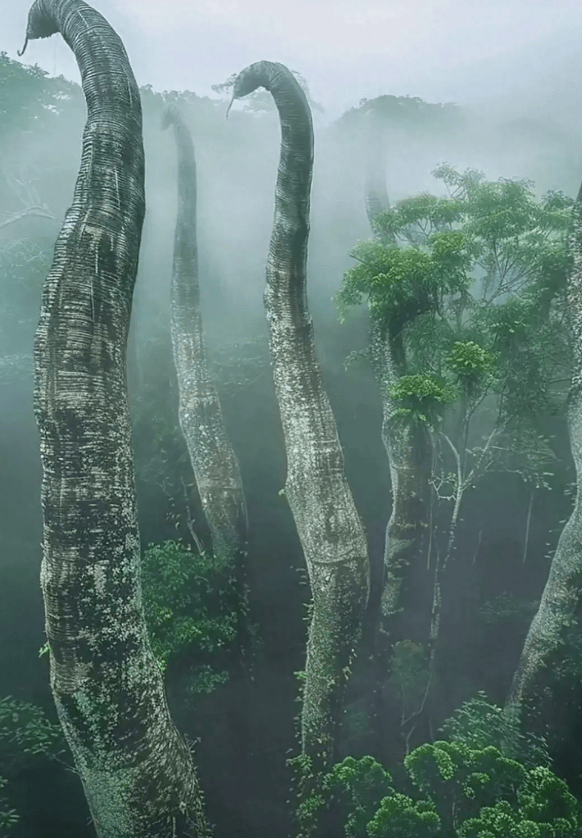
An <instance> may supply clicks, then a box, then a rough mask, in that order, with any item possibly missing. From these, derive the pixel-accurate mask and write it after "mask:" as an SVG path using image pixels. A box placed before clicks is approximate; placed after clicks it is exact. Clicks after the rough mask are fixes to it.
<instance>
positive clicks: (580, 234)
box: [505, 187, 582, 718]
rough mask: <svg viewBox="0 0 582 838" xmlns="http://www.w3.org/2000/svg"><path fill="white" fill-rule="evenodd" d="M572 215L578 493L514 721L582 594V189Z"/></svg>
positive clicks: (572, 406)
mask: <svg viewBox="0 0 582 838" xmlns="http://www.w3.org/2000/svg"><path fill="white" fill-rule="evenodd" d="M573 215H574V230H573V235H572V247H573V256H574V268H573V270H572V274H571V276H570V278H569V287H568V306H569V314H570V324H571V328H572V333H573V334H572V338H573V340H572V343H573V354H574V357H573V367H572V369H573V375H572V387H571V390H570V399H569V405H568V428H569V433H570V446H571V450H572V456H573V459H574V465H575V468H576V481H577V486H578V491H577V493H576V500H575V503H574V509H573V510H572V514H571V515H570V518H569V519H568V521H567V522H566V525H565V527H564V529H563V530H562V534H561V536H560V540H559V541H558V546H557V548H556V553H555V555H554V558H553V560H552V565H551V567H550V573H549V576H548V581H547V582H546V586H545V588H544V592H543V594H542V598H541V601H540V604H539V608H538V611H537V614H536V615H535V617H534V618H533V620H532V622H531V625H530V628H529V631H528V633H527V637H526V639H525V643H524V646H523V650H522V653H521V657H520V660H519V663H518V665H517V669H516V671H515V675H514V677H513V683H512V685H511V689H510V691H509V695H508V697H507V701H506V706H505V709H506V712H507V713H508V714H512V715H514V716H515V717H517V718H519V717H520V716H521V713H522V708H523V704H524V701H525V699H526V698H528V697H530V696H531V695H532V690H533V689H534V687H535V679H536V676H537V675H538V673H539V672H540V670H541V669H542V668H543V667H544V665H546V664H547V661H548V658H549V656H550V655H551V654H552V652H555V651H556V649H557V648H558V646H559V644H560V640H561V639H562V638H563V632H564V630H565V629H567V627H568V625H569V623H570V621H571V620H572V618H573V616H574V614H575V612H576V608H577V606H578V604H579V602H580V597H581V595H582V491H581V483H582V187H581V189H580V191H579V193H578V197H577V199H576V203H575V204H574V209H573Z"/></svg>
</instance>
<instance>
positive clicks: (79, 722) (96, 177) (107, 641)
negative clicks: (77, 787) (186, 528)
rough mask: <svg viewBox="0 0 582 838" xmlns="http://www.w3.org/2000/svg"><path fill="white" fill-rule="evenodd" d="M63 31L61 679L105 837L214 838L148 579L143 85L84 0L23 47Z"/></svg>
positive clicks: (52, 542) (50, 403)
mask: <svg viewBox="0 0 582 838" xmlns="http://www.w3.org/2000/svg"><path fill="white" fill-rule="evenodd" d="M57 32H61V34H62V36H63V38H64V39H65V41H66V42H67V44H68V45H69V46H70V47H71V49H72V50H73V52H74V53H75V57H76V59H77V62H78V65H79V69H80V72H81V78H82V84H83V92H84V94H85V98H86V101H87V122H86V125H85V131H84V135H83V151H82V156H81V165H80V170H79V174H78V177H77V182H76V185H75V191H74V196H73V203H72V205H71V207H70V209H69V210H68V211H67V213H66V215H65V220H64V223H63V226H62V229H61V232H60V233H59V236H58V238H57V240H56V244H55V250H54V257H53V262H52V265H51V268H50V271H49V275H48V277H47V280H46V283H45V286H44V290H43V298H42V307H41V314H40V322H39V326H38V330H37V333H36V342H35V352H34V355H35V412H36V418H37V422H38V427H39V431H40V446H41V458H42V465H43V479H42V507H43V515H44V537H43V560H42V570H41V585H42V593H43V598H44V604H45V614H46V624H45V625H46V633H47V638H48V644H49V649H50V667H51V676H50V677H51V688H52V692H53V696H54V700H55V704H56V708H57V712H58V715H59V719H60V722H61V725H62V727H63V730H64V733H65V736H66V738H67V741H68V743H69V746H70V748H71V751H72V754H73V758H74V761H75V765H76V768H77V771H78V773H79V776H80V778H81V781H82V783H83V787H84V790H85V794H86V797H87V801H88V803H89V808H90V810H91V815H92V817H93V821H94V823H95V828H96V831H97V834H98V836H99V838H144V836H146V835H147V836H148V838H154V836H160V838H161V836H164V838H166V836H167V838H169V836H172V835H177V834H187V835H191V836H196V838H198V836H204V835H207V834H208V831H207V826H206V822H205V817H204V812H203V803H202V799H201V794H200V790H199V786H198V780H197V776H196V771H195V768H194V765H193V763H192V757H191V754H190V751H189V748H188V746H187V744H186V742H185V741H184V739H183V738H182V736H181V735H180V734H179V732H178V731H177V729H176V728H175V726H174V724H173V722H172V719H171V717H170V714H169V710H168V705H167V701H166V694H165V690H164V683H163V680H162V675H161V673H160V670H159V667H158V665H157V663H156V661H155V658H154V656H153V654H152V651H151V648H150V644H149V640H148V635H147V630H146V624H145V619H144V611H143V602H142V591H141V580H140V540H139V532H138V526H137V515H136V502H135V488H134V470H133V460H132V449H131V431H130V423H129V414H128V404H127V387H126V345H127V333H128V327H129V317H130V312H131V303H132V295H133V288H134V283H135V277H136V273H137V266H138V254H139V246H140V240H141V231H142V224H143V216H144V210H145V199H144V156H143V140H142V114H141V103H140V96H139V91H138V88H137V85H136V82H135V78H134V76H133V72H132V70H131V67H130V65H129V61H128V58H127V55H126V52H125V49H124V47H123V44H122V42H121V40H120V38H119V36H118V35H117V34H116V33H115V32H114V30H113V29H112V28H111V26H110V25H109V24H108V23H107V21H106V20H105V19H104V18H103V17H102V15H100V14H99V13H98V12H96V11H95V10H94V9H93V8H92V7H91V6H89V5H87V4H86V3H84V2H82V0H37V1H36V2H35V3H34V5H33V6H32V7H31V9H30V12H29V17H28V28H27V33H26V41H25V44H24V47H23V49H22V52H21V53H20V55H22V53H23V52H24V50H25V49H26V45H27V43H28V41H29V40H32V39H35V38H46V37H49V36H50V35H53V34H55V33H57Z"/></svg>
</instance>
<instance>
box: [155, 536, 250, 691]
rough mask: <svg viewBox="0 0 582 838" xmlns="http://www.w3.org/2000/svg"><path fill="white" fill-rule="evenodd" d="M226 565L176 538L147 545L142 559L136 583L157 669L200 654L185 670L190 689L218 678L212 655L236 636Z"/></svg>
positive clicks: (218, 655)
mask: <svg viewBox="0 0 582 838" xmlns="http://www.w3.org/2000/svg"><path fill="white" fill-rule="evenodd" d="M230 577H231V569H230V567H229V566H228V565H227V564H226V563H225V562H224V561H223V562H220V561H219V560H218V559H217V558H216V557H215V556H213V555H212V553H196V552H194V551H193V550H191V549H190V548H189V547H187V546H184V545H183V544H181V543H180V542H176V541H166V542H164V543H163V544H154V545H150V547H148V549H147V550H146V551H145V552H144V555H143V559H142V586H143V597H144V608H145V615H146V622H147V626H148V630H149V633H150V641H151V644H152V649H153V652H154V654H155V656H156V659H157V661H158V664H159V666H160V669H161V670H162V672H163V671H165V669H166V668H167V667H168V665H169V664H170V663H174V664H177V663H180V662H183V661H185V660H190V659H191V658H193V657H194V658H195V659H196V660H197V662H198V659H199V658H200V657H202V659H203V661H204V663H198V666H197V667H194V668H193V669H192V670H191V683H190V692H192V693H194V694H195V693H201V692H206V691H210V690H212V689H215V687H216V686H217V685H218V684H220V683H223V682H224V681H225V680H226V678H227V677H228V676H227V673H226V672H225V671H224V669H223V668H222V667H221V668H220V669H218V670H217V669H215V665H216V661H220V660H221V659H222V657H223V656H224V655H223V654H222V656H221V653H224V652H226V651H228V649H229V647H230V646H231V645H232V643H233V642H234V640H235V638H236V615H235V614H234V612H233V610H232V609H231V608H230V607H229V601H228V593H229V590H230V588H231V587H232V584H233V583H232V580H231V578H230Z"/></svg>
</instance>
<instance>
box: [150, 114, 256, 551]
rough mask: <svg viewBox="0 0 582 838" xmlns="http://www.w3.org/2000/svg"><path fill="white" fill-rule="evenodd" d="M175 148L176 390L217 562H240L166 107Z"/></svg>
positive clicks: (188, 202)
mask: <svg viewBox="0 0 582 838" xmlns="http://www.w3.org/2000/svg"><path fill="white" fill-rule="evenodd" d="M170 124H171V125H172V126H173V129H174V137H175V139H176V146H177V151H178V217H177V221H176V233H175V237H174V261H173V270H172V294H171V304H172V324H171V325H172V345H173V349H174V363H175V365H176V372H177V376H178V389H179V393H180V427H181V429H182V433H183V435H184V439H185V440H186V444H187V446H188V452H189V454H190V461H191V463H192V469H193V471H194V476H195V477H196V483H197V486H198V491H199V493H200V500H201V502H202V507H203V509H204V514H205V517H206V520H207V522H208V527H209V529H210V535H211V538H212V548H213V552H214V555H215V556H216V558H217V559H219V560H220V561H221V562H224V563H225V564H228V565H229V566H232V567H235V566H239V565H240V563H241V562H242V561H243V559H244V554H245V551H246V543H247V509H246V502H245V495H244V490H243V484H242V478H241V474H240V468H239V464H238V460H237V458H236V455H235V453H234V451H233V448H232V445H231V444H230V440H229V438H228V434H227V431H226V427H225V424H224V419H223V416H222V409H221V406H220V400H219V398H218V393H217V391H216V387H215V384H214V380H213V378H212V374H211V372H210V366H209V362H208V351H207V348H206V340H205V337H204V327H203V325H202V313H201V311H200V288H199V284H198V247H197V240H196V163H195V158H194V145H193V143H192V137H191V135H190V132H189V130H188V128H187V127H186V126H185V125H184V123H183V121H182V118H181V116H180V114H179V112H178V110H177V109H176V108H175V107H169V108H167V109H166V111H165V115H164V122H163V125H165V126H167V125H170Z"/></svg>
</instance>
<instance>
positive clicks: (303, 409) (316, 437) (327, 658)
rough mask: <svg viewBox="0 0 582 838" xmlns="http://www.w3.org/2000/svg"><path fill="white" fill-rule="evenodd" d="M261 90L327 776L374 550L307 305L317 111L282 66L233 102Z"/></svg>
mask: <svg viewBox="0 0 582 838" xmlns="http://www.w3.org/2000/svg"><path fill="white" fill-rule="evenodd" d="M258 87H265V88H266V89H267V90H268V91H269V92H270V93H271V94H272V96H273V99H274V101H275V104H276V106H277V109H278V111H279V117H280V121H281V153H280V159H279V170H278V175H277V185H276V190H275V218H274V223H273V231H272V235H271V242H270V246H269V255H268V259H267V286H266V290H265V295H264V301H265V309H266V313H267V320H268V323H269V346H270V351H271V357H272V363H273V378H274V382H275V390H276V394H277V399H278V402H279V410H280V414H281V422H282V426H283V433H284V438H285V448H286V452H287V477H286V482H285V488H284V493H285V496H286V498H287V500H288V502H289V506H290V508H291V511H292V513H293V517H294V519H295V524H296V527H297V532H298V534H299V538H300V541H301V545H302V547H303V552H304V554H305V561H306V564H307V570H308V574H309V580H310V583H311V593H312V597H313V605H312V615H311V622H310V626H309V638H308V643H307V662H306V680H305V686H304V694H303V712H302V726H301V729H302V751H303V754H304V755H305V756H307V757H310V758H311V761H312V766H313V768H314V769H315V771H319V770H321V768H322V767H324V766H325V765H327V764H329V763H330V762H333V760H334V757H335V749H336V744H337V738H338V732H339V727H340V721H341V716H342V709H343V694H344V687H345V683H346V677H347V674H348V669H349V666H350V661H351V659H352V656H353V654H354V650H355V647H356V643H357V639H358V635H359V632H360V627H361V621H362V615H363V612H364V609H365V607H366V603H367V600H368V593H369V560H368V548H367V541H366V535H365V533H364V529H363V527H362V523H361V521H360V517H359V515H358V512H357V510H356V507H355V505H354V501H353V498H352V493H351V491H350V488H349V486H348V483H347V480H346V477H345V473H344V458H343V452H342V449H341V445H340V441H339V438H338V433H337V428H336V423H335V419H334V416H333V413H332V410H331V406H330V404H329V400H328V398H327V394H326V392H325V390H324V387H323V381H322V377H321V370H320V368H319V365H318V363H317V360H316V356H315V346H314V339H313V323H312V319H311V315H310V314H309V310H308V305H307V288H306V279H307V276H306V274H307V271H306V264H307V241H308V237H309V205H310V192H311V177H312V169H313V126H312V121H311V111H310V109H309V104H308V102H307V99H306V96H305V93H304V92H303V90H302V88H301V86H300V85H299V83H298V82H297V80H296V79H295V77H294V76H293V74H292V73H291V72H290V70H288V69H287V68H286V67H285V66H283V65H282V64H276V63H272V62H270V61H259V62H258V63H256V64H252V65H251V66H249V67H247V68H246V69H245V70H243V71H242V72H241V73H240V74H239V75H238V76H237V78H236V80H235V83H234V89H233V100H234V99H239V98H241V97H243V96H247V95H248V94H249V93H252V92H253V91H254V90H256V89H257V88H258Z"/></svg>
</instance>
